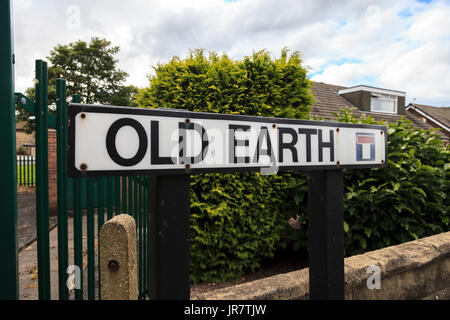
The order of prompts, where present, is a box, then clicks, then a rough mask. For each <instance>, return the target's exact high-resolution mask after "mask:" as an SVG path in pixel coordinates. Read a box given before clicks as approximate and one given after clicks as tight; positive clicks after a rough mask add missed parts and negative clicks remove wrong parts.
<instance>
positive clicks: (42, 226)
mask: <svg viewBox="0 0 450 320" xmlns="http://www.w3.org/2000/svg"><path fill="white" fill-rule="evenodd" d="M47 77H48V70H47V63H46V62H45V61H42V60H37V61H36V101H31V100H30V99H29V98H27V97H26V96H25V95H24V94H22V93H16V103H17V105H18V106H19V107H21V108H23V109H25V110H27V111H28V112H30V113H31V114H33V115H35V117H36V158H35V159H36V160H35V163H36V164H35V170H36V173H35V176H36V219H37V220H36V225H37V248H38V252H37V254H38V290H39V299H50V298H51V287H52V286H51V283H50V281H51V279H50V241H49V233H50V230H49V218H50V217H49V181H48V173H49V168H48V152H49V149H48V129H49V128H53V129H56V135H57V226H58V229H57V232H58V290H59V292H58V294H59V299H61V300H67V299H69V296H70V293H69V287H68V285H67V280H68V276H69V274H70V273H68V268H69V256H73V257H74V258H73V265H75V266H77V267H79V270H80V274H77V276H78V275H79V276H80V278H79V281H78V283H79V287H78V288H75V289H74V298H75V299H77V300H81V299H83V298H87V299H89V300H93V299H96V298H97V299H101V295H100V286H99V279H100V276H99V269H100V268H99V267H98V260H99V258H98V257H99V252H98V248H99V246H98V245H96V243H95V240H96V239H97V241H99V236H98V235H99V231H100V228H101V227H102V225H103V224H104V222H105V221H107V220H109V219H111V218H113V217H114V216H115V215H117V214H121V213H126V214H129V215H131V216H133V217H134V218H135V220H136V228H137V230H136V234H137V246H138V248H137V250H138V251H137V252H138V273H139V274H138V281H139V297H138V298H139V299H145V298H146V297H147V292H148V290H147V267H148V258H147V249H148V245H147V244H148V232H147V230H148V228H147V227H148V201H149V199H148V185H149V181H148V177H139V176H122V177H105V178H76V179H70V178H68V177H67V174H66V172H67V170H66V151H67V99H66V82H65V81H64V80H62V79H58V80H57V82H56V91H57V98H58V100H57V105H56V118H55V117H54V116H52V115H51V114H50V113H49V112H48V78H47ZM80 100H81V99H80V96H79V95H74V96H73V97H72V102H80ZM69 217H71V220H72V221H73V234H72V236H73V252H69V245H68V243H69V240H68V239H69V228H68V223H69V220H70V218H69ZM95 225H96V226H97V227H95ZM84 230H86V235H85V236H86V238H87V252H86V256H87V264H86V263H84V262H83V260H84V259H83V231H84ZM71 254H72V255H71ZM86 282H87V283H86ZM53 287H54V286H53Z"/></svg>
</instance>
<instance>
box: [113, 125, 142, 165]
mask: <svg viewBox="0 0 450 320" xmlns="http://www.w3.org/2000/svg"><path fill="white" fill-rule="evenodd" d="M126 126H130V127H132V128H133V129H134V130H136V132H137V134H138V136H139V148H138V151H137V152H136V154H135V155H134V156H133V157H131V158H129V159H126V158H123V157H122V156H121V155H120V154H119V153H118V152H117V148H116V136H117V132H119V130H120V129H121V128H123V127H126ZM147 146H148V139H147V134H146V133H145V129H144V127H143V126H142V125H141V124H140V123H139V122H138V121H136V120H134V119H131V118H123V119H119V120H117V121H116V122H114V123H113V124H112V125H111V127H109V130H108V133H107V135H106V149H107V150H108V154H109V156H110V157H111V159H112V160H113V161H114V162H115V163H117V164H119V165H121V166H124V167H131V166H134V165H136V164H138V163H139V162H141V160H142V159H143V158H144V156H145V153H146V152H147Z"/></svg>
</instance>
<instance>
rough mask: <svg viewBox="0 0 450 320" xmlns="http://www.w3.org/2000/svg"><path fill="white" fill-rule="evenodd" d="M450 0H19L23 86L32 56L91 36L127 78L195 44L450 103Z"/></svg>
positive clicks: (317, 76)
mask: <svg viewBox="0 0 450 320" xmlns="http://www.w3.org/2000/svg"><path fill="white" fill-rule="evenodd" d="M449 17H450V0H446V1H444V0H396V1H388V0H380V1H375V0H373V1H365V0H352V1H345V0H340V1H332V0H314V1H313V0H308V1H303V0H164V1H161V0H127V1H118V0H95V1H92V0H13V19H14V42H15V43H14V46H15V55H16V66H15V76H16V91H19V92H23V91H25V89H26V88H28V87H30V86H33V78H34V61H35V60H36V59H46V57H47V56H48V55H49V52H50V51H51V49H52V48H53V47H54V46H55V45H57V44H68V43H70V42H74V41H77V40H84V41H89V40H90V38H91V37H101V38H106V39H107V40H109V41H111V42H112V44H113V45H117V46H120V49H121V50H120V53H119V54H118V55H117V59H118V60H119V63H118V66H119V68H120V69H121V70H123V71H125V72H127V73H128V74H129V77H128V79H127V84H133V85H135V86H138V87H146V86H148V84H149V80H148V77H149V76H151V75H153V74H154V70H153V66H156V65H157V64H158V63H164V62H167V61H169V60H170V59H171V58H172V57H173V56H178V57H180V58H183V57H185V56H186V55H187V53H188V52H189V50H190V49H196V48H204V49H205V50H206V51H215V52H217V53H219V54H221V53H226V54H227V55H228V56H230V57H231V58H233V59H241V58H243V57H245V56H249V55H251V54H252V53H253V52H255V51H259V50H262V49H266V50H267V51H269V52H270V53H271V55H272V56H273V57H274V58H275V57H279V56H280V53H281V50H282V49H283V48H284V47H287V48H288V49H289V50H291V51H300V52H301V54H302V56H303V65H304V67H305V68H307V70H308V77H309V78H310V79H311V80H313V81H318V82H325V83H330V84H336V85H342V86H349V87H350V86H356V85H369V86H375V87H379V88H386V89H392V90H399V91H405V92H406V103H407V104H408V103H409V102H414V101H415V102H416V103H420V104H428V105H433V106H450V77H449V75H450V18H449Z"/></svg>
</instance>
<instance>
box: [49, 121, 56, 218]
mask: <svg viewBox="0 0 450 320" xmlns="http://www.w3.org/2000/svg"><path fill="white" fill-rule="evenodd" d="M56 177H57V174H56V130H52V129H49V130H48V193H49V208H50V215H56V214H57V206H56V204H57V200H56V199H57V185H56Z"/></svg>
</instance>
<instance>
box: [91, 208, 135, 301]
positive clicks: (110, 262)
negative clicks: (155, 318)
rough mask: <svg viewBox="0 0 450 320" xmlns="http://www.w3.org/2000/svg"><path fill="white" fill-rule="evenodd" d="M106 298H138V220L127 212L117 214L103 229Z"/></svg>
mask: <svg viewBox="0 0 450 320" xmlns="http://www.w3.org/2000/svg"><path fill="white" fill-rule="evenodd" d="M99 248H100V286H101V297H102V300H136V299H137V298H138V279H137V272H138V270H137V253H136V223H135V221H134V219H133V217H131V216H129V215H127V214H121V215H118V216H115V217H114V218H112V219H111V220H109V221H107V222H106V223H105V224H104V225H103V226H102V228H101V230H100V246H99Z"/></svg>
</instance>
